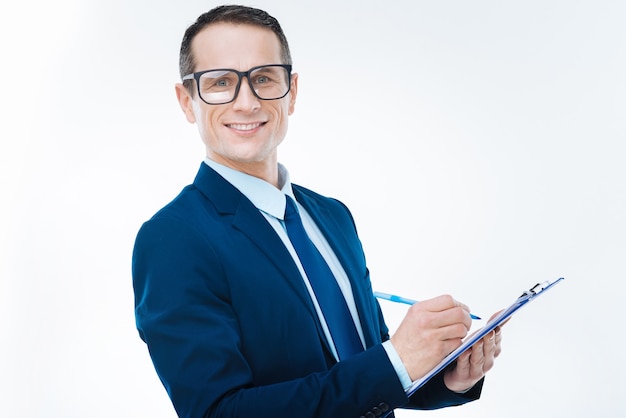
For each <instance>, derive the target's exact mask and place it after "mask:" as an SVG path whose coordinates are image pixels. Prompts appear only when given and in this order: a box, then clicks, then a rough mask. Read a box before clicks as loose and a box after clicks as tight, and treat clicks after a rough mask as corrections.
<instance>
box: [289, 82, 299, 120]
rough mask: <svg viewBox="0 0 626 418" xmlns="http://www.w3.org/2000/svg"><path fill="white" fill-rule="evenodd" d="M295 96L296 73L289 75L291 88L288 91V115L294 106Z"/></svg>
mask: <svg viewBox="0 0 626 418" xmlns="http://www.w3.org/2000/svg"><path fill="white" fill-rule="evenodd" d="M296 96H298V73H294V74H292V75H291V90H290V91H289V115H291V114H292V113H293V111H294V110H295V108H296Z"/></svg>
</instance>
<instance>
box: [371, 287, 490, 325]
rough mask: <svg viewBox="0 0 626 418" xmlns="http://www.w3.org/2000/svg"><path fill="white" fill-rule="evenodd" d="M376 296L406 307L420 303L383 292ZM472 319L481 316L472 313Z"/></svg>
mask: <svg viewBox="0 0 626 418" xmlns="http://www.w3.org/2000/svg"><path fill="white" fill-rule="evenodd" d="M374 296H376V297H377V298H378V299H385V300H389V301H391V302H397V303H404V304H406V305H413V304H414V303H417V302H418V301H417V300H413V299H407V298H403V297H402V296H396V295H390V294H389V293H382V292H374ZM470 317H471V318H472V319H481V318H480V317H479V316H476V315H474V314H472V313H471V314H470Z"/></svg>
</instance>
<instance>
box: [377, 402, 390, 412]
mask: <svg viewBox="0 0 626 418" xmlns="http://www.w3.org/2000/svg"><path fill="white" fill-rule="evenodd" d="M378 409H380V410H381V412H387V411H389V405H387V404H386V403H384V402H381V403H379V404H378Z"/></svg>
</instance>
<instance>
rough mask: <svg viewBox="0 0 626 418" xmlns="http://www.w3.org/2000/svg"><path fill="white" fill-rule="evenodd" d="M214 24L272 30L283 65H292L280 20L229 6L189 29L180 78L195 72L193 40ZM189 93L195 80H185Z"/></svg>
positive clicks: (211, 12) (252, 9) (183, 45)
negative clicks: (276, 39)
mask: <svg viewBox="0 0 626 418" xmlns="http://www.w3.org/2000/svg"><path fill="white" fill-rule="evenodd" d="M213 23H234V24H248V25H256V26H260V27H264V28H268V29H270V30H271V31H272V32H274V33H275V34H276V36H278V40H279V41H280V46H281V50H282V51H281V55H282V60H283V62H282V64H292V62H291V52H289V44H288V43H287V37H286V36H285V33H284V32H283V30H282V28H281V27H280V24H279V23H278V20H276V18H274V17H272V16H271V15H270V14H269V13H267V12H266V11H264V10H261V9H255V8H252V7H247V6H239V5H227V6H218V7H216V8H214V9H212V10H209V11H208V12H206V13H204V14H202V15H200V16H199V17H198V19H196V21H195V22H194V23H193V24H192V25H191V26H189V27H188V28H187V30H186V31H185V35H184V36H183V41H182V43H181V45H180V56H179V70H180V77H181V78H182V77H184V76H185V75H187V74H191V73H192V72H194V70H195V66H196V62H195V58H194V56H193V53H192V50H191V43H192V41H193V38H194V37H195V36H196V35H197V34H198V32H200V31H201V30H202V29H204V28H206V27H207V26H209V25H211V24H213ZM183 84H184V85H185V87H186V88H187V90H189V92H193V91H194V90H193V87H192V86H193V80H185V81H184V82H183Z"/></svg>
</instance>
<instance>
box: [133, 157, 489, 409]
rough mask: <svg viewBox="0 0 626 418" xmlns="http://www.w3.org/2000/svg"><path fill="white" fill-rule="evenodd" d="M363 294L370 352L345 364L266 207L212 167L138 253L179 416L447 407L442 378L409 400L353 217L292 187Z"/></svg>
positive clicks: (151, 335)
mask: <svg viewBox="0 0 626 418" xmlns="http://www.w3.org/2000/svg"><path fill="white" fill-rule="evenodd" d="M294 194H295V196H296V199H297V200H298V202H300V203H301V204H302V205H303V206H304V207H305V208H306V210H307V212H308V213H309V214H310V215H311V216H312V217H313V219H314V220H315V222H316V224H317V225H318V226H319V228H320V229H321V230H322V232H323V233H324V235H325V237H326V239H327V240H328V242H329V243H330V245H331V246H332V248H333V250H334V252H335V253H336V255H337V257H338V258H339V260H340V261H341V264H342V266H343V268H344V269H345V271H346V273H347V275H348V277H349V278H350V282H351V285H352V289H353V292H354V300H355V303H356V306H357V309H358V312H359V317H360V319H361V326H362V328H363V332H364V336H365V341H366V345H367V349H366V350H365V351H364V352H363V353H360V354H358V355H356V356H354V357H352V358H350V359H348V360H345V361H342V362H340V363H336V362H335V360H334V358H333V357H332V355H331V352H330V350H329V347H328V344H327V341H326V339H325V337H324V333H323V331H322V328H321V326H320V323H319V320H318V317H317V314H316V312H315V309H314V307H313V305H312V302H311V299H310V297H309V294H308V292H307V289H306V288H305V286H304V282H303V280H302V278H301V276H300V273H299V271H298V268H297V267H296V265H295V263H294V262H293V260H292V258H291V256H290V254H289V252H288V251H287V249H286V248H285V246H284V245H283V243H282V241H281V240H280V238H279V237H278V236H277V235H276V233H275V231H274V230H273V229H272V227H271V226H270V225H269V223H268V222H267V221H266V220H265V219H264V217H263V215H261V214H260V213H259V211H258V209H257V208H255V207H254V206H253V205H252V203H251V202H250V201H249V200H248V199H247V198H246V197H245V196H243V195H242V194H241V193H240V192H239V191H238V190H237V189H236V188H235V187H233V186H232V185H231V184H230V183H228V182H227V181H226V180H225V179H224V178H222V177H221V176H220V175H219V174H217V173H216V172H215V171H214V170H212V169H211V168H209V167H208V166H207V165H206V164H202V165H201V167H200V170H199V172H198V175H197V176H196V179H195V180H194V183H193V184H192V185H189V186H187V187H186V188H184V189H183V191H182V192H181V193H180V195H179V196H178V197H176V198H175V199H174V200H173V201H172V202H171V203H170V204H168V205H167V206H165V207H164V208H163V209H161V210H160V211H159V212H158V213H157V214H156V215H154V217H153V218H152V219H150V220H149V221H148V222H146V223H145V224H144V225H143V226H142V227H141V230H140V231H139V233H138V236H137V240H136V243H135V248H134V252H133V265H132V268H133V286H134V291H135V314H136V322H137V328H138V330H139V334H140V336H141V338H142V339H143V340H144V341H145V342H146V343H147V346H148V349H149V351H150V355H151V357H152V361H153V363H154V366H155V368H156V371H157V373H158V375H159V377H160V379H161V381H162V382H163V384H164V386H165V388H166V389H167V391H168V394H169V396H170V398H171V400H172V402H173V404H174V407H175V409H176V411H177V413H178V415H179V416H180V417H190V418H191V417H194V418H198V417H204V416H206V417H257V418H261V417H298V418H307V417H359V416H361V415H364V414H367V413H368V412H372V413H374V415H375V416H378V415H380V414H381V413H382V415H384V414H385V413H389V412H390V411H391V410H393V409H394V408H396V407H401V406H402V407H409V408H423V409H430V408H440V407H444V406H449V405H457V404H461V403H464V402H467V401H469V400H472V399H475V398H477V397H478V396H479V393H480V385H478V387H477V388H475V389H473V390H472V391H470V392H468V393H466V394H464V395H458V394H455V393H453V392H450V391H449V390H447V389H446V388H445V386H444V385H443V381H442V379H441V377H439V378H435V379H433V380H432V381H431V382H429V384H428V385H426V386H425V387H424V388H423V389H421V390H420V391H418V392H417V393H416V394H415V395H414V396H413V397H411V399H410V400H409V399H408V398H407V397H406V395H405V394H404V391H403V388H402V386H401V384H400V382H399V380H398V377H397V375H396V373H395V371H394V368H393V366H392V365H391V363H390V361H389V359H388V357H387V354H386V353H385V351H384V348H383V347H382V346H381V343H382V342H383V341H385V340H387V339H388V338H389V336H388V330H387V327H386V325H385V323H384V320H383V316H382V314H381V311H380V307H379V305H378V303H377V301H376V299H375V298H374V297H373V296H372V289H371V283H370V279H369V275H368V270H367V268H366V264H365V257H364V254H363V250H362V247H361V243H360V241H359V239H358V236H357V232H356V229H355V225H354V222H353V219H352V217H351V215H350V213H349V211H348V210H347V208H346V207H345V206H344V205H343V204H341V203H340V202H338V201H336V200H334V199H329V198H326V197H322V196H320V195H318V194H316V193H314V192H312V191H310V190H307V189H304V188H302V187H298V186H295V185H294Z"/></svg>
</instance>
